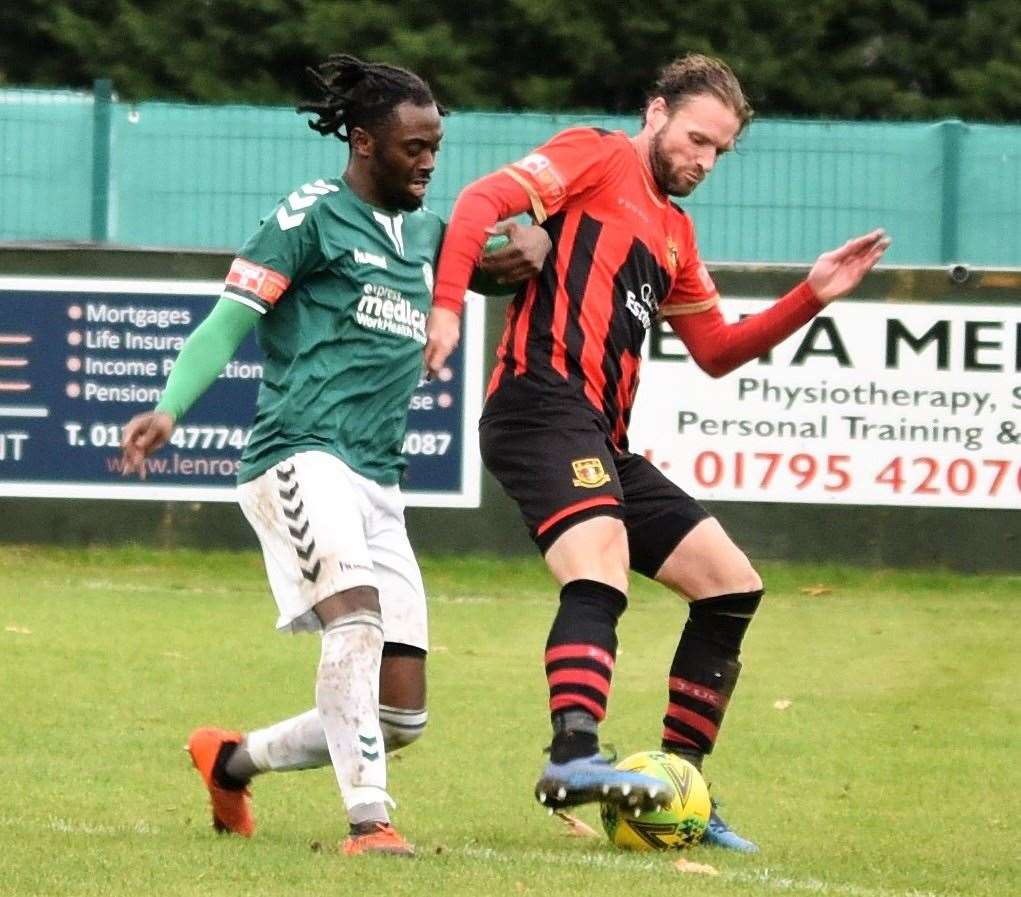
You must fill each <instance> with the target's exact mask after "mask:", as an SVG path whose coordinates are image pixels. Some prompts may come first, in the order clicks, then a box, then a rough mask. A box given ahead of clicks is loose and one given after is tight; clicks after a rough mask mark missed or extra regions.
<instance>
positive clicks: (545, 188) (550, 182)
mask: <svg viewBox="0 0 1021 897" xmlns="http://www.w3.org/2000/svg"><path fill="white" fill-rule="evenodd" d="M511 167H512V168H517V169H518V170H520V171H523V172H525V173H526V174H528V175H530V176H531V178H532V180H533V181H534V182H535V185H536V187H538V188H539V193H540V194H541V195H542V199H543V202H545V203H546V204H547V205H551V204H553V203H556V202H559V201H560V200H561V199H563V198H564V194H565V193H566V192H567V188H566V186H565V185H564V179H563V178H562V177H561V176H560V174H559V173H558V172H557V170H556V168H554V167H553V163H552V162H551V161H550V159H549V158H548V157H547V156H544V155H543V154H542V153H530V154H529V155H527V156H525V158H524V159H521V160H519V161H517V162H515V163H514V164H513V165H512V166H511Z"/></svg>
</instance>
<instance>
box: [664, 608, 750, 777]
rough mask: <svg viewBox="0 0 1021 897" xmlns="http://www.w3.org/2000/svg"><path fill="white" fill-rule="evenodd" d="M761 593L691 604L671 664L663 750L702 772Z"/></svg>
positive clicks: (737, 671)
mask: <svg viewBox="0 0 1021 897" xmlns="http://www.w3.org/2000/svg"><path fill="white" fill-rule="evenodd" d="M762 594H763V593H762V591H761V590H759V591H755V592H739V593H736V594H732V595H719V596H717V597H715V598H704V599H702V600H700V601H693V602H692V604H691V609H690V611H689V613H688V622H687V623H686V624H685V626H684V630H683V632H682V633H681V638H680V641H679V642H678V645H677V651H676V652H675V653H674V660H673V663H672V664H671V665H670V679H669V690H670V698H669V701H668V703H667V709H666V715H665V716H664V717H663V750H664V751H670V752H672V753H675V754H680V755H681V756H682V757H684V758H685V759H687V760H690V761H691V762H692V763H694V764H695V765H696V766H698V767H700V768H701V765H702V758H703V756H704V755H705V754H708V753H711V752H712V749H713V745H714V744H715V743H716V736H717V735H718V734H719V730H720V723H721V722H722V721H723V714H724V713H725V712H726V709H727V703H728V702H729V701H730V697H731V695H732V694H733V693H734V686H735V685H737V677H738V674H739V673H740V672H741V664H740V663H738V657H739V656H740V652H741V641H742V639H743V638H744V634H745V631H746V630H747V629H748V624H749V623H751V620H752V616H753V615H754V614H755V610H756V608H757V607H758V606H759V602H760V601H761V600H762Z"/></svg>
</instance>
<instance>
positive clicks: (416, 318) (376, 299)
mask: <svg viewBox="0 0 1021 897" xmlns="http://www.w3.org/2000/svg"><path fill="white" fill-rule="evenodd" d="M355 320H356V321H357V322H358V324H359V325H360V326H362V327H365V328H367V329H368V330H375V331H378V332H380V333H391V334H393V335H394V336H403V337H405V338H407V339H413V340H414V341H415V342H416V343H420V344H421V345H423V346H424V345H425V343H426V339H425V321H426V314H425V312H424V311H419V310H418V309H417V308H415V306H414V305H413V304H412V303H411V302H409V301H408V300H407V299H406V298H405V297H404V294H403V293H401V291H400V290H394V289H391V288H390V287H384V286H380V285H378V284H372V283H367V284H365V286H364V287H362V296H361V298H360V299H359V300H358V308H357V309H356V310H355Z"/></svg>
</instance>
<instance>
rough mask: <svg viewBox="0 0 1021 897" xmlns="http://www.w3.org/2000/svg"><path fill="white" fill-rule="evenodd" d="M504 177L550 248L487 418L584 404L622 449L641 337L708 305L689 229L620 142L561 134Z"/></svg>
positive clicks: (513, 318) (621, 137) (511, 322)
mask: <svg viewBox="0 0 1021 897" xmlns="http://www.w3.org/2000/svg"><path fill="white" fill-rule="evenodd" d="M503 172H504V173H505V174H507V175H509V176H510V177H511V178H512V179H513V180H514V181H516V182H517V183H518V184H519V185H520V186H521V187H523V188H524V190H525V191H526V192H527V194H528V196H529V199H530V200H531V204H532V214H533V216H534V217H535V219H536V220H537V221H540V222H544V224H543V226H544V227H545V228H546V230H547V232H548V233H549V235H550V238H551V240H552V242H553V249H552V251H551V252H550V254H549V256H548V257H547V262H546V265H545V267H544V269H543V271H542V273H541V274H540V275H539V276H538V277H536V278H533V279H532V280H530V281H529V282H528V283H527V284H526V285H525V286H524V287H523V288H522V289H521V290H520V291H519V292H518V294H517V296H516V297H515V298H514V301H513V303H512V304H511V305H510V306H509V308H508V311H507V324H506V329H505V332H504V336H503V339H502V341H501V345H500V349H499V352H498V363H497V366H496V368H495V370H494V371H493V375H492V378H491V380H490V384H489V391H488V402H487V411H501V410H504V409H506V408H509V407H514V406H515V405H516V404H517V403H519V402H520V403H527V405H528V407H534V404H535V401H536V399H537V398H538V396H537V395H536V392H537V391H538V393H539V394H540V395H541V396H542V400H543V402H544V403H548V402H550V401H551V400H554V401H556V400H563V401H565V402H568V403H570V402H579V401H580V402H584V403H587V404H588V405H589V406H591V408H593V409H595V411H596V412H597V413H598V418H597V419H599V420H600V422H601V423H602V424H603V425H604V426H605V429H606V431H607V434H608V435H609V436H610V438H611V440H612V441H613V444H614V445H615V446H616V447H617V448H619V449H621V450H623V449H625V448H626V446H627V424H628V419H629V417H630V412H631V406H632V403H633V401H634V396H635V389H636V387H637V385H638V367H639V361H640V357H641V349H642V343H643V342H644V340H645V334H646V333H647V332H648V330H649V328H650V327H651V326H653V325H654V324H655V322H656V321H657V320H658V319H659V317H660V316H661V315H663V314H679V313H680V314H683V313H685V312H690V313H695V312H700V311H704V310H706V309H707V308H709V307H710V306H712V305H713V304H714V303H715V302H716V301H717V292H716V287H715V285H714V284H713V282H712V279H711V278H710V276H709V273H708V271H706V268H705V265H703V264H702V261H701V260H700V259H699V255H698V249H697V247H696V244H695V234H694V228H693V227H692V224H691V220H690V219H689V218H688V216H687V215H685V214H684V212H682V211H681V210H680V209H679V208H677V207H676V206H675V205H674V204H673V203H671V202H670V201H669V200H668V199H667V197H666V196H664V195H663V194H662V193H661V192H660V191H659V189H658V188H657V187H656V185H655V182H654V181H653V179H652V176H651V174H650V173H649V171H648V169H647V167H646V165H645V164H644V162H643V161H642V159H641V158H640V157H639V155H638V152H637V150H636V148H635V146H634V144H633V143H632V141H631V139H630V138H628V137H627V135H625V134H624V133H622V132H607V131H602V130H598V129H595V128H572V129H570V130H567V131H563V132H562V133H560V134H558V135H557V136H556V137H554V138H553V139H552V140H550V141H549V142H548V143H546V144H545V145H544V146H542V147H540V148H539V149H537V150H536V151H535V152H533V153H531V154H529V155H528V156H526V157H525V158H524V159H521V160H520V161H518V162H515V163H514V164H513V165H510V166H508V167H507V168H505V169H503Z"/></svg>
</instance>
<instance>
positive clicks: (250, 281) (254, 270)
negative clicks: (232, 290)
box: [227, 258, 291, 305]
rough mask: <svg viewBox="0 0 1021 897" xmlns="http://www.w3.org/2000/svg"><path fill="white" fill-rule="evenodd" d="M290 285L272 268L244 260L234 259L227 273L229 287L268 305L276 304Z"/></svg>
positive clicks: (288, 281)
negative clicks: (252, 295)
mask: <svg viewBox="0 0 1021 897" xmlns="http://www.w3.org/2000/svg"><path fill="white" fill-rule="evenodd" d="M290 283H291V282H290V280H288V279H287V278H286V277H284V275H283V274H278V273H277V272H276V271H274V270H273V269H272V268H265V267H263V266H262V265H257V264H256V263H255V262H250V261H248V259H243V258H236V259H234V262H233V263H232V264H231V266H230V270H229V271H228V272H227V284H228V285H230V286H232V287H237V288H238V289H239V290H241V291H242V292H245V293H252V294H254V295H255V296H258V298H260V299H261V300H262V301H263V302H265V303H267V304H268V305H273V304H275V303H276V301H277V299H279V298H280V297H281V296H282V295H283V294H284V290H286V289H287V287H288V286H289V285H290Z"/></svg>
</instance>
